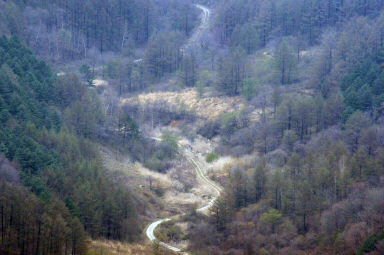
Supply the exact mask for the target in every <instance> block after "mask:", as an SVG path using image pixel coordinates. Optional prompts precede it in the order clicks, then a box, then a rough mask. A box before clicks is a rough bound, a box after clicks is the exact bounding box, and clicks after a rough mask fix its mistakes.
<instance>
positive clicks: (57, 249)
mask: <svg viewBox="0 0 384 255" xmlns="http://www.w3.org/2000/svg"><path fill="white" fill-rule="evenodd" d="M0 55H1V70H2V72H1V81H0V89H1V97H0V102H1V123H2V124H1V133H0V134H1V143H0V144H1V147H0V148H1V149H0V150H1V154H2V156H1V168H0V169H1V177H2V178H1V182H2V183H1V193H0V194H1V200H0V201H1V208H2V209H1V218H2V221H1V243H2V244H3V245H2V249H3V251H2V252H4V253H12V254H32V253H33V254H67V253H68V252H69V251H71V254H84V252H85V245H86V243H85V241H86V235H85V232H84V231H86V232H87V233H88V234H89V235H90V236H92V237H105V238H108V239H119V240H133V239H135V238H137V236H138V233H139V232H138V231H139V228H140V226H139V224H138V222H137V213H136V209H135V203H134V201H133V199H132V197H131V194H130V193H129V192H128V191H127V190H126V189H123V188H122V187H119V185H116V184H114V183H113V182H112V181H111V180H110V178H109V177H108V176H106V174H105V172H104V170H103V166H102V164H101V161H100V158H99V155H98V153H99V152H98V149H97V146H96V145H95V144H94V143H93V142H92V141H91V140H89V139H91V138H94V137H95V136H96V126H97V125H100V121H101V119H100V116H97V115H98V111H97V108H98V106H97V98H95V96H94V95H93V93H92V91H88V90H86V88H85V87H84V86H85V85H82V83H80V81H79V80H78V79H77V80H76V78H75V77H62V78H60V79H59V80H55V79H54V77H53V76H52V74H51V71H50V68H49V67H48V66H47V65H45V64H44V63H43V62H42V61H40V60H37V59H36V58H35V57H34V56H33V55H32V53H31V52H30V51H29V50H27V49H26V48H25V47H23V46H22V45H21V44H20V42H19V41H18V40H17V39H15V38H11V39H7V38H5V37H2V38H1V42H0ZM76 82H77V83H76ZM85 102H86V103H85ZM84 106H87V107H84ZM74 119H81V120H82V121H78V120H77V121H74ZM3 155H4V156H3ZM4 182H9V183H8V184H7V183H4ZM22 185H25V186H26V188H23V187H21V186H22ZM27 219H28V220H27ZM31 219H33V220H31Z"/></svg>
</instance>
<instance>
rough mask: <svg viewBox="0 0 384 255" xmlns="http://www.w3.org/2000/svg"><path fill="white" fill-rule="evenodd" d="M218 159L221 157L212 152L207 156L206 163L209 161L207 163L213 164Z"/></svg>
mask: <svg viewBox="0 0 384 255" xmlns="http://www.w3.org/2000/svg"><path fill="white" fill-rule="evenodd" d="M218 159H219V155H217V154H216V153H214V152H210V153H208V154H207V156H205V161H207V163H212V162H213V161H216V160H218Z"/></svg>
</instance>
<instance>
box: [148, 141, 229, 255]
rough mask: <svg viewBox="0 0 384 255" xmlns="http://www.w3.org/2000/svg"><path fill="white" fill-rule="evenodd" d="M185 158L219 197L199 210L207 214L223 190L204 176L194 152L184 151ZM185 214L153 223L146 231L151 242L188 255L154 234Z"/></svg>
mask: <svg viewBox="0 0 384 255" xmlns="http://www.w3.org/2000/svg"><path fill="white" fill-rule="evenodd" d="M153 139H154V140H157V141H159V140H160V139H158V138H153ZM183 156H184V157H185V158H186V159H187V161H189V162H190V163H191V164H192V165H193V166H194V168H195V172H196V175H197V176H198V177H199V178H200V179H201V180H202V181H203V182H204V183H205V184H207V185H208V186H209V187H210V188H211V189H212V190H213V191H215V193H216V194H217V196H215V197H213V198H212V200H211V201H210V202H209V203H208V204H207V205H205V206H203V207H201V208H199V209H197V211H198V212H206V211H207V210H209V208H211V207H212V206H213V205H214V203H215V201H216V199H217V197H218V196H219V195H220V193H221V190H222V188H221V187H220V186H218V185H217V184H216V183H214V182H213V181H212V180H211V179H209V178H208V177H207V176H206V175H205V174H204V171H203V169H202V167H201V165H200V163H199V162H198V161H196V160H195V159H194V154H193V152H192V151H190V150H188V149H184V153H183ZM183 215H184V214H177V215H174V216H172V217H169V218H164V219H160V220H157V221H155V222H152V223H151V224H150V225H149V226H148V228H147V230H146V235H147V237H148V239H149V240H150V241H151V242H155V241H156V242H157V243H158V244H159V245H161V246H163V247H165V248H167V249H169V250H171V251H173V252H177V253H181V254H185V255H187V254H188V253H186V252H183V251H182V250H181V249H179V248H177V247H174V246H171V245H169V244H166V243H164V242H160V241H158V240H157V238H156V236H155V234H154V231H155V229H156V228H157V227H158V226H159V225H160V224H162V223H165V222H167V221H170V220H172V219H174V218H177V217H179V216H183Z"/></svg>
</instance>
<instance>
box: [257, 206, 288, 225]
mask: <svg viewBox="0 0 384 255" xmlns="http://www.w3.org/2000/svg"><path fill="white" fill-rule="evenodd" d="M282 218H283V215H282V214H281V213H280V212H279V211H278V210H276V209H269V211H268V212H266V213H263V214H262V215H261V218H260V220H261V221H263V222H265V223H267V224H271V225H275V224H277V223H279V222H280V221H281V219H282Z"/></svg>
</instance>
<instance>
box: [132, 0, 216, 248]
mask: <svg viewBox="0 0 384 255" xmlns="http://www.w3.org/2000/svg"><path fill="white" fill-rule="evenodd" d="M195 6H196V8H198V9H200V10H201V12H202V14H201V17H200V20H201V22H200V25H199V26H198V27H197V28H196V29H195V31H194V33H193V34H192V36H191V37H190V38H189V40H188V41H187V43H186V44H185V45H184V46H183V47H182V48H181V51H183V52H184V51H185V50H188V49H189V48H190V47H195V46H196V45H195V44H196V43H197V42H198V41H199V40H200V38H201V35H202V34H203V32H204V31H205V30H206V29H207V28H208V27H209V19H210V15H211V10H210V9H209V8H207V7H205V6H203V5H200V4H195ZM135 61H137V62H140V61H142V59H137V60H135ZM152 139H154V140H156V141H161V139H159V138H156V137H152ZM184 156H185V158H186V159H187V160H188V161H189V162H190V163H192V165H194V167H195V171H196V175H197V176H198V177H199V178H200V179H201V180H202V181H203V182H204V183H206V184H207V185H208V186H209V187H211V188H212V189H213V190H214V191H215V193H216V194H217V196H219V195H220V193H221V187H219V186H218V185H217V184H216V183H214V182H213V181H212V180H210V179H209V178H208V177H207V176H205V174H204V171H203V169H202V168H201V166H200V165H199V163H198V162H197V161H196V160H195V159H194V158H193V153H192V152H191V151H188V150H187V149H186V150H185V153H184ZM217 196H216V197H213V198H212V200H211V201H210V202H209V203H208V204H207V205H205V206H203V207H201V208H199V209H197V211H198V212H205V211H207V210H209V208H211V207H212V206H213V205H214V203H215V201H216V199H217ZM182 215H183V214H178V215H175V216H172V217H170V218H165V219H159V220H157V221H155V222H152V223H151V224H150V225H149V226H148V227H147V230H146V235H147V237H148V239H149V240H150V241H151V242H157V243H158V244H159V245H160V246H162V247H165V248H166V249H168V250H171V251H173V252H177V253H182V254H185V255H186V254H188V253H185V252H182V250H181V249H179V248H177V247H173V246H171V245H169V244H166V243H164V242H160V241H159V240H157V238H156V236H155V234H154V232H155V230H156V228H157V227H158V226H159V225H161V224H162V223H164V222H167V221H170V220H171V219H173V218H176V217H179V216H182Z"/></svg>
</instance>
